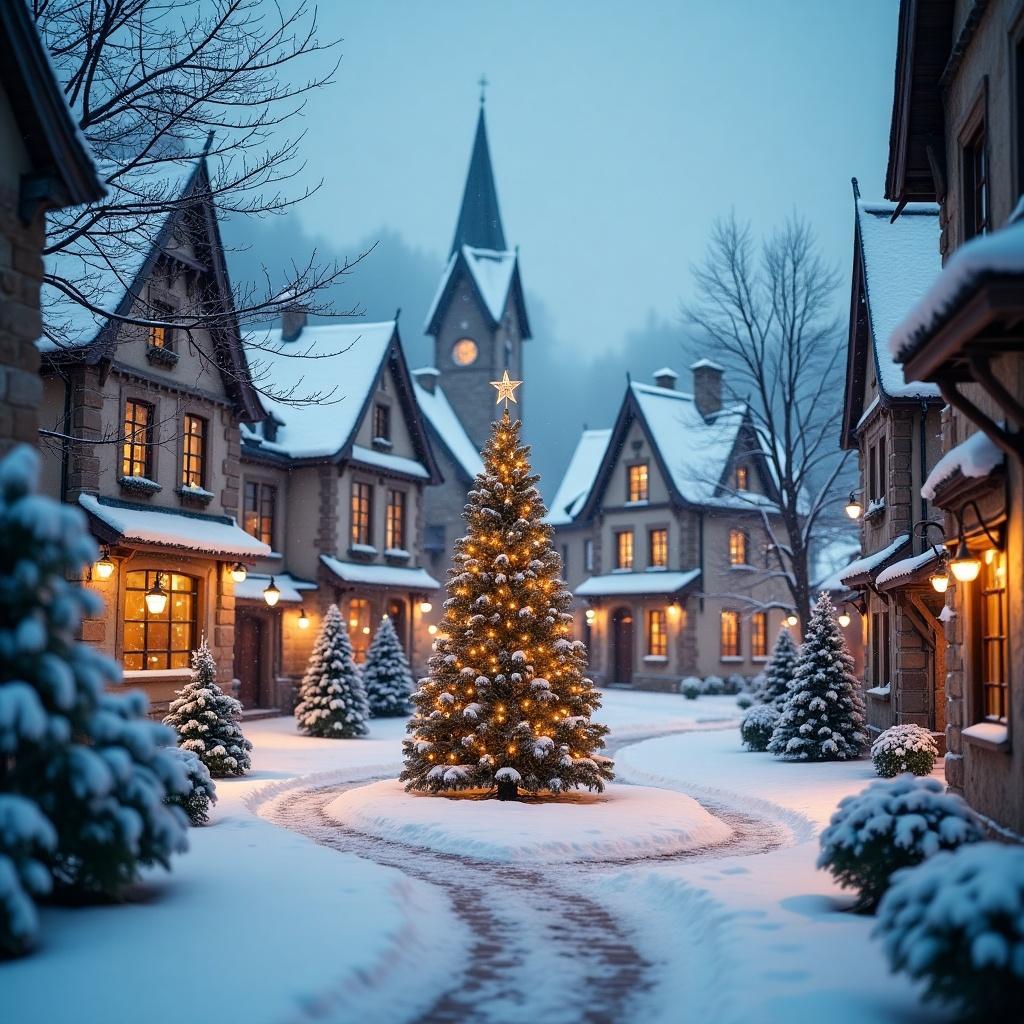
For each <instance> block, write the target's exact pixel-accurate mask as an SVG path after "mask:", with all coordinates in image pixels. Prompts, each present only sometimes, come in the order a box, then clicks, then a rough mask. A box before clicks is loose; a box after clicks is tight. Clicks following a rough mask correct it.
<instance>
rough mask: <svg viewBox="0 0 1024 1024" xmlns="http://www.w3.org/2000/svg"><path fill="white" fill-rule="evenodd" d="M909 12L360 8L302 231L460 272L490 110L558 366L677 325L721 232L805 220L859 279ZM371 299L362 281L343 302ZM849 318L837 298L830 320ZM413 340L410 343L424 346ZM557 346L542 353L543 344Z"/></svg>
mask: <svg viewBox="0 0 1024 1024" xmlns="http://www.w3.org/2000/svg"><path fill="white" fill-rule="evenodd" d="M897 9H898V3H897V0H762V2H754V0H729V2H719V3H707V2H699V3H698V2H690V0H675V2H670V0H634V2H629V3H627V2H617V3H612V2H607V0H549V2H540V0H520V2H518V3H514V4H513V3H505V4H498V3H481V2H479V0H477V2H469V0H443V2H442V0H438V2H433V3H428V2H413V0H346V2H343V3H332V4H329V5H323V6H321V8H320V19H321V24H322V27H323V34H324V35H325V36H327V35H337V36H342V37H343V38H344V42H343V44H342V52H343V54H344V59H343V61H342V66H341V69H340V71H339V74H338V81H337V84H336V85H335V86H333V87H332V88H330V89H327V90H324V91H322V92H320V93H318V94H316V95H314V96H313V98H312V100H311V102H310V105H309V108H308V110H307V115H306V127H307V128H308V129H309V135H308V137H307V139H306V142H305V144H304V155H305V157H306V159H307V160H308V163H309V167H310V169H311V172H312V173H314V174H315V175H321V174H322V175H323V176H324V177H325V179H326V181H325V184H324V187H323V189H322V191H321V192H320V193H319V194H318V195H317V196H316V197H315V198H313V199H311V200H309V201H308V202H307V203H305V204H302V205H301V206H300V207H299V208H298V210H297V211H296V215H297V216H298V218H299V219H300V220H301V222H302V225H303V227H304V228H305V230H306V231H307V232H309V233H310V234H313V235H317V236H322V237H325V238H329V239H330V240H331V241H332V242H333V243H334V244H336V245H340V246H341V247H342V248H345V247H347V246H351V245H354V244H355V242H356V240H358V239H362V238H365V237H367V236H373V235H374V234H375V233H378V232H380V231H381V230H382V229H385V228H391V229H394V230H395V231H396V232H398V233H399V234H400V235H401V236H402V239H403V240H404V242H405V243H407V244H408V245H411V246H412V247H414V248H418V249H421V250H423V251H424V252H425V253H426V254H430V255H435V254H436V258H437V260H438V262H439V264H440V262H441V260H442V259H443V257H444V256H445V255H446V254H447V249H448V245H449V244H450V240H451V234H452V231H453V229H454V225H455V218H456V213H457V207H458V202H459V198H460V195H461V189H462V184H463V179H464V176H465V171H466V165H467V161H468V159H469V148H470V144H471V141H472V132H473V127H474V120H475V117H476V107H477V92H478V90H477V86H476V81H477V79H478V77H479V76H480V74H481V72H484V73H486V75H487V76H488V78H489V79H490V81H491V85H490V88H489V89H488V93H487V113H488V121H489V130H490V137H491V147H492V156H493V158H494V164H495V169H496V175H497V182H498V191H499V198H500V201H501V204H502V213H503V219H504V222H505V229H506V235H507V236H508V238H509V240H510V242H511V243H515V244H519V245H520V247H521V254H522V265H523V273H524V277H525V283H526V286H527V288H528V290H529V291H530V292H532V293H534V294H536V295H537V296H539V297H540V298H541V299H542V300H543V302H544V304H545V306H546V308H547V312H548V314H549V321H550V326H551V329H552V334H553V335H557V339H558V344H559V345H562V346H567V347H572V348H574V349H578V350H579V351H581V352H588V353H593V354H597V353H605V352H609V351H611V350H614V349H616V348H617V347H620V346H621V345H622V344H623V340H624V338H625V336H626V335H627V333H628V332H629V331H631V330H635V329H637V328H638V327H640V326H642V325H643V323H644V322H645V321H646V320H647V318H648V316H649V314H650V312H651V311H653V312H654V313H655V314H656V315H657V316H659V317H662V318H673V317H675V316H676V315H677V311H678V307H679V303H680V301H681V300H684V299H685V298H686V297H687V295H688V294H689V288H690V278H689V267H690V265H691V264H692V263H693V262H694V261H696V260H699V259H700V257H701V254H702V251H703V247H704V245H705V242H706V239H707V237H708V233H709V229H710V226H711V222H712V220H713V219H714V217H715V216H716V215H719V214H722V213H728V211H729V210H730V209H733V208H734V209H735V210H736V213H737V214H738V216H740V217H741V218H743V219H749V220H751V221H753V223H754V226H755V229H757V230H768V229H770V228H771V226H772V225H774V224H777V223H778V222H779V221H781V220H782V219H783V218H785V217H786V215H787V214H789V213H790V212H792V211H793V210H798V211H799V212H800V213H802V214H803V215H804V216H806V217H807V218H809V219H810V220H811V221H812V222H813V224H814V225H815V227H816V228H817V231H818V234H819V237H820V240H821V242H822V245H823V248H824V250H825V253H826V255H827V256H828V257H829V259H830V260H832V261H833V262H834V263H836V264H837V265H838V266H839V267H840V268H841V270H842V272H843V276H844V278H845V277H846V274H847V273H848V270H849V263H850V251H851V237H852V235H851V232H852V210H851V198H850V183H849V180H850V177H851V175H857V176H858V177H859V178H860V181H861V188H862V191H863V192H864V194H865V195H867V196H871V195H878V194H880V192H881V187H882V181H883V175H884V170H885V160H886V151H887V144H888V126H889V111H890V104H891V100H892V73H893V60H894V52H895V34H896V20H897ZM349 287H350V289H351V294H352V296H353V297H357V296H358V291H359V283H358V277H356V278H355V279H353V280H352V282H351V284H350V286H349ZM846 301H847V299H846V296H845V295H842V294H839V295H837V310H838V311H840V312H841V311H842V308H843V306H844V305H845V303H846ZM411 326H412V325H410V327H411ZM537 342H538V343H541V344H543V342H544V339H540V338H538V339H537Z"/></svg>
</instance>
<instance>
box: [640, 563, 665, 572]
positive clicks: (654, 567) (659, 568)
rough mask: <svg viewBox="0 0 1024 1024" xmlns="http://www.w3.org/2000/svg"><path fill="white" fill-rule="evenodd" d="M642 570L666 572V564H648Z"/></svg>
mask: <svg viewBox="0 0 1024 1024" xmlns="http://www.w3.org/2000/svg"><path fill="white" fill-rule="evenodd" d="M644 572H668V566H667V565H649V566H647V568H646V569H645V570H644Z"/></svg>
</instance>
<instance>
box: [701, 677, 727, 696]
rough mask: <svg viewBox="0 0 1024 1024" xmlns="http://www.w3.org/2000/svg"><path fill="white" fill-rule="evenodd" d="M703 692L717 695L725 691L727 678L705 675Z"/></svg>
mask: <svg viewBox="0 0 1024 1024" xmlns="http://www.w3.org/2000/svg"><path fill="white" fill-rule="evenodd" d="M701 692H703V693H706V694H708V695H709V696H714V697H717V696H718V695H719V694H722V693H725V680H724V679H723V678H722V677H721V676H705V677H704V685H703V686H702V688H701Z"/></svg>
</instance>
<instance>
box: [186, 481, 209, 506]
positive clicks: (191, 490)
mask: <svg viewBox="0 0 1024 1024" xmlns="http://www.w3.org/2000/svg"><path fill="white" fill-rule="evenodd" d="M178 493H179V494H180V495H181V496H182V497H183V498H186V499H188V500H190V501H201V502H202V503H203V504H204V505H208V504H209V503H210V502H211V501H213V499H214V497H215V495H214V493H213V491H208V490H207V489H206V488H205V487H196V486H195V485H194V484H182V485H181V487H179V488H178Z"/></svg>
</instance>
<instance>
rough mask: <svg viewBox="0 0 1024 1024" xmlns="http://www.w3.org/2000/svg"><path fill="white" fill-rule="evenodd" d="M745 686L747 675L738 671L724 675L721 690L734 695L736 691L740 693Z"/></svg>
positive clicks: (731, 695)
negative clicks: (742, 674) (723, 683)
mask: <svg viewBox="0 0 1024 1024" xmlns="http://www.w3.org/2000/svg"><path fill="white" fill-rule="evenodd" d="M746 688H747V677H746V676H741V675H740V674H739V673H738V672H733V673H732V675H729V676H726V678H725V685H724V687H723V692H724V693H727V694H729V696H730V697H734V696H736V694H737V693H742V692H743V691H744V690H745V689H746Z"/></svg>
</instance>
